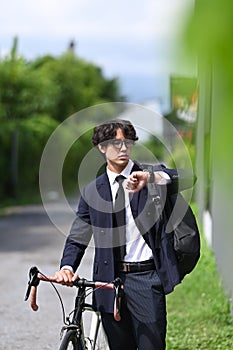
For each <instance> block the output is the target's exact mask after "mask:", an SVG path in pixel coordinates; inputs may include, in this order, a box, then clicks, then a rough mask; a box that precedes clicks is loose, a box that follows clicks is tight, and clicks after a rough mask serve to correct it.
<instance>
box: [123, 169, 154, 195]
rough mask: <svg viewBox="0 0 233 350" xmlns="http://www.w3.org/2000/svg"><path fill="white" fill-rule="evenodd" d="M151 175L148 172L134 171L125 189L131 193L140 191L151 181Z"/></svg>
mask: <svg viewBox="0 0 233 350" xmlns="http://www.w3.org/2000/svg"><path fill="white" fill-rule="evenodd" d="M149 177H150V174H149V173H148V172H146V171H134V172H132V174H131V175H130V176H129V177H128V179H127V182H126V186H125V188H126V189H127V190H128V191H129V192H130V193H136V192H138V191H140V190H141V189H142V188H143V187H144V186H145V185H146V184H147V183H148V181H149Z"/></svg>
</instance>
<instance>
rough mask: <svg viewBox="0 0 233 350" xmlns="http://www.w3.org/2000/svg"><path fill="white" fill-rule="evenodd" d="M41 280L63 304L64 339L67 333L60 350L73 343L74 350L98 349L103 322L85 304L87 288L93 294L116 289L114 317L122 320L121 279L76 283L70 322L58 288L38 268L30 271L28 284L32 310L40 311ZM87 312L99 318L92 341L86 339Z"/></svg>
mask: <svg viewBox="0 0 233 350" xmlns="http://www.w3.org/2000/svg"><path fill="white" fill-rule="evenodd" d="M40 280H43V281H47V282H50V283H51V284H52V286H53V287H54V289H55V291H56V293H57V294H58V297H59V299H60V302H61V306H62V311H63V321H64V323H65V326H63V327H62V329H61V336H62V337H63V333H64V331H66V333H65V335H64V337H63V340H62V343H61V346H60V350H66V349H68V346H69V345H68V344H71V343H72V344H71V346H72V349H74V350H94V349H96V341H97V335H98V331H99V327H100V323H101V320H100V314H99V313H98V312H96V311H95V310H93V308H92V306H91V305H90V304H87V303H86V302H85V300H86V296H87V295H86V291H87V288H91V289H92V292H94V291H95V290H96V289H98V288H104V289H114V290H115V301H114V317H115V319H116V320H120V300H121V296H122V282H121V280H120V279H119V278H116V279H115V280H114V281H113V282H111V283H108V282H106V283H105V282H94V281H87V280H85V279H79V280H77V281H75V282H74V284H73V285H74V286H76V287H77V288H78V292H77V295H76V298H75V308H74V310H73V311H72V313H70V315H71V314H72V321H70V317H67V318H65V314H64V306H63V303H62V299H61V296H60V294H59V293H58V291H57V289H56V287H55V286H54V284H53V283H52V282H51V281H50V280H49V278H47V277H46V276H45V275H43V274H42V273H41V272H39V270H38V269H37V267H33V268H31V269H30V271H29V282H28V288H27V291H26V296H25V300H27V299H28V298H29V296H30V303H31V307H32V309H33V310H34V311H37V310H38V306H37V303H36V291H37V287H38V285H39V282H40ZM85 310H91V311H93V313H94V314H95V315H96V316H97V321H96V324H95V325H94V326H93V325H92V327H91V338H92V339H90V338H89V337H88V338H87V337H85V332H84V327H83V312H84V311H85ZM87 339H89V342H88V341H87ZM87 346H88V347H87ZM69 348H70V347H69Z"/></svg>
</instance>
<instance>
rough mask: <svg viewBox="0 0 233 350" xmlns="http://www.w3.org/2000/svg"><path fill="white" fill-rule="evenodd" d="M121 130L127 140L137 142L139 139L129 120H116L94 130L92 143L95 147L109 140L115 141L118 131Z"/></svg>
mask: <svg viewBox="0 0 233 350" xmlns="http://www.w3.org/2000/svg"><path fill="white" fill-rule="evenodd" d="M118 129H121V130H122V131H123V134H124V136H125V138H126V139H129V140H133V141H137V140H138V137H137V135H136V131H135V129H134V126H133V125H132V124H131V122H130V121H128V120H122V119H116V120H110V121H107V122H105V123H103V124H100V125H97V126H96V127H95V128H94V132H93V136H92V143H93V145H94V146H97V145H98V144H104V143H106V141H108V140H112V139H114V137H115V136H116V133H117V130H118Z"/></svg>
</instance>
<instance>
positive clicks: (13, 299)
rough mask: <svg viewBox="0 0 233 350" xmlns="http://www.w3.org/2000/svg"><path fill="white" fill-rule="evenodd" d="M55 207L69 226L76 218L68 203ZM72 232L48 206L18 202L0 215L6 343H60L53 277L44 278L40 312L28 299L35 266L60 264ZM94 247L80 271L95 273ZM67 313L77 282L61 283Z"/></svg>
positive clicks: (26, 347)
mask: <svg viewBox="0 0 233 350" xmlns="http://www.w3.org/2000/svg"><path fill="white" fill-rule="evenodd" d="M53 209H54V212H55V213H56V215H58V216H59V219H60V220H61V221H62V224H63V229H64V231H67V232H69V228H70V225H71V222H72V221H71V219H70V217H69V216H67V215H65V214H64V212H63V210H62V206H60V205H55V204H54V208H53ZM65 238H66V236H65V235H64V234H63V233H61V232H60V231H59V230H58V229H57V228H56V227H55V226H54V225H53V224H52V223H51V222H50V220H49V218H48V216H47V213H46V212H45V210H44V208H43V207H42V206H27V207H21V208H16V209H15V210H14V211H13V213H11V215H7V216H5V217H1V218H0V266H1V269H0V317H1V322H0V349H1V350H12V349H15V350H16V349H21V350H31V349H34V350H37V349H38V350H41V349H43V350H47V349H58V344H59V342H60V339H59V335H60V329H61V327H62V325H63V323H62V313H61V307H60V304H59V300H58V297H57V296H56V294H55V292H54V290H53V288H52V287H51V286H50V284H48V283H40V286H39V291H38V303H39V310H38V311H37V312H34V311H32V310H31V309H30V306H29V303H28V302H25V301H24V295H25V291H26V285H27V277H28V276H27V274H28V270H29V268H30V267H31V266H34V265H36V266H38V268H39V269H40V270H41V271H43V272H44V273H46V274H48V275H49V274H53V273H54V272H55V271H56V270H57V269H58V268H59V263H60V258H61V254H62V249H63V246H64V242H65ZM92 256H93V250H92V248H90V249H89V250H88V251H87V252H86V254H85V256H84V259H83V261H82V265H81V266H80V268H79V274H80V275H81V276H83V277H86V278H91V264H92ZM58 289H59V291H60V292H61V295H62V298H63V301H64V304H65V309H66V313H69V312H70V311H71V310H72V307H73V302H74V296H75V293H76V290H75V288H69V287H64V286H58Z"/></svg>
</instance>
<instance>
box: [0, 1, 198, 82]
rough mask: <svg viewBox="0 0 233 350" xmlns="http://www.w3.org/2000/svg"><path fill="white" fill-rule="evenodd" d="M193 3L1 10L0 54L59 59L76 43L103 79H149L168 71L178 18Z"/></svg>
mask: <svg viewBox="0 0 233 350" xmlns="http://www.w3.org/2000/svg"><path fill="white" fill-rule="evenodd" d="M193 3H194V0H145V1H143V2H142V0H134V1H125V0H112V1H107V0H40V1H37V2H32V1H31V0H17V1H14V5H13V6H12V3H11V1H5V2H3V3H2V4H1V12H0V25H1V39H0V50H1V52H2V53H3V52H6V50H10V48H11V45H12V38H13V37H14V36H18V38H19V51H20V53H21V54H22V55H23V56H26V57H28V58H33V57H35V56H40V55H43V54H47V53H50V54H52V55H59V54H61V53H62V52H64V50H65V49H66V47H67V45H68V42H69V41H70V40H71V39H74V40H75V41H76V42H77V52H78V54H79V55H81V56H82V57H84V58H86V59H88V60H92V61H93V62H96V63H97V64H99V65H100V66H101V67H103V69H104V70H105V72H107V74H108V75H114V76H118V75H125V74H128V75H133V74H134V75H140V76H142V75H150V74H151V75H153V74H157V73H163V72H165V71H166V69H169V67H171V65H172V61H173V57H174V56H173V55H172V50H173V44H174V38H175V37H176V35H177V33H178V32H179V30H180V27H181V25H182V23H183V18H184V17H185V16H183V17H182V13H183V12H184V10H185V8H187V7H190V5H192V4H193Z"/></svg>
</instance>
